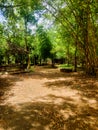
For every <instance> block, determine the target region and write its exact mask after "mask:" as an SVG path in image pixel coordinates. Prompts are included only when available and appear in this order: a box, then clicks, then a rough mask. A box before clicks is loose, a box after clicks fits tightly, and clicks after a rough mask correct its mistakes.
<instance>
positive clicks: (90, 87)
mask: <svg viewBox="0 0 98 130" xmlns="http://www.w3.org/2000/svg"><path fill="white" fill-rule="evenodd" d="M55 73H56V76H54V75H55ZM6 78H7V79H8V77H4V79H6ZM2 81H4V80H3V79H2ZM5 83H6V82H5ZM8 83H9V84H8ZM7 84H8V88H9V89H8V91H7V90H6V89H4V91H5V92H6V93H7V92H8V93H7V94H8V96H7V98H6V100H3V102H2V104H1V105H0V130H5V129H7V130H22V129H23V130H97V129H98V81H97V79H96V78H89V77H88V78H85V77H84V76H82V75H79V74H78V73H70V74H68V73H60V72H58V71H57V70H56V69H55V70H54V71H53V72H52V69H51V70H50V69H49V71H47V73H43V72H42V73H41V71H39V73H38V72H34V73H30V74H29V73H27V74H19V75H13V76H10V77H9V79H8V80H7V83H6V85H7ZM6 85H5V86H6Z"/></svg>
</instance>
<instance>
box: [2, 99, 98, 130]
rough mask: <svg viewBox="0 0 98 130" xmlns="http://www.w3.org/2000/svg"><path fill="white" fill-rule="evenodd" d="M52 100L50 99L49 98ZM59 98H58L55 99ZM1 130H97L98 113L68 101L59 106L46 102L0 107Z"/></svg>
mask: <svg viewBox="0 0 98 130" xmlns="http://www.w3.org/2000/svg"><path fill="white" fill-rule="evenodd" d="M49 98H50V97H49ZM55 98H57V97H55ZM0 112H1V114H0V125H1V126H0V128H1V130H97V128H98V116H97V115H98V111H97V110H95V109H94V108H91V107H89V106H86V108H81V109H79V110H78V106H76V105H75V104H72V103H70V102H68V101H64V102H63V103H61V104H59V105H55V104H52V103H44V102H32V103H25V104H21V107H20V108H15V107H11V106H0Z"/></svg>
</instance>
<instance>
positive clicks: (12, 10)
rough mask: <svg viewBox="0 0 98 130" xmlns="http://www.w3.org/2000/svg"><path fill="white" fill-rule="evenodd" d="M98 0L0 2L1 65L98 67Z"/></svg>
mask: <svg viewBox="0 0 98 130" xmlns="http://www.w3.org/2000/svg"><path fill="white" fill-rule="evenodd" d="M97 5H98V3H97V0H93V1H92V0H86V1H85V0H82V1H80V0H53V1H51V0H1V2H0V17H1V18H0V65H9V64H19V65H24V64H26V68H27V69H29V68H30V65H31V64H33V65H35V64H42V63H46V62H47V59H48V60H51V63H52V65H53V66H54V63H55V62H57V61H58V62H60V63H66V64H67V65H68V66H70V64H71V65H72V66H74V70H75V71H77V65H79V66H81V67H83V69H84V70H85V72H86V73H87V74H89V75H96V68H97V66H98V64H97V62H98V46H97V44H98V17H97V16H98V6H97Z"/></svg>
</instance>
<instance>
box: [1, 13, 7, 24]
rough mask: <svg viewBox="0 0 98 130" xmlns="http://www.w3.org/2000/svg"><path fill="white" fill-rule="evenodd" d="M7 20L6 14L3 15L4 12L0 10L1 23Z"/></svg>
mask: <svg viewBox="0 0 98 130" xmlns="http://www.w3.org/2000/svg"><path fill="white" fill-rule="evenodd" d="M5 21H6V20H5V18H4V16H3V15H2V12H1V11H0V23H3V22H5Z"/></svg>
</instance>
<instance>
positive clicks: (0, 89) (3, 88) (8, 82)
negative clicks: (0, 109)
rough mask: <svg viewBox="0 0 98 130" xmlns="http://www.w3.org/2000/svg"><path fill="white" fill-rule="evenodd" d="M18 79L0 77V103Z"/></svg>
mask: <svg viewBox="0 0 98 130" xmlns="http://www.w3.org/2000/svg"><path fill="white" fill-rule="evenodd" d="M19 80H20V79H19V78H18V77H17V76H11V75H1V77H0V103H1V102H3V101H4V100H5V99H6V98H7V95H8V93H9V91H10V90H11V88H12V86H13V85H14V84H15V82H17V81H19Z"/></svg>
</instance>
